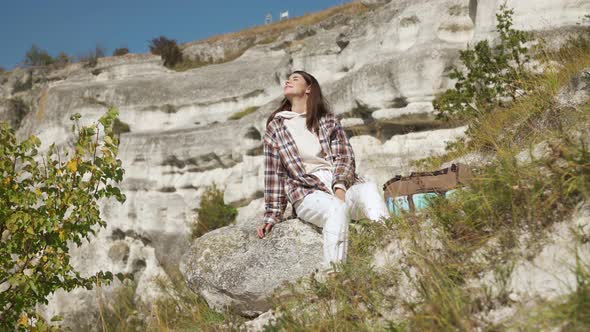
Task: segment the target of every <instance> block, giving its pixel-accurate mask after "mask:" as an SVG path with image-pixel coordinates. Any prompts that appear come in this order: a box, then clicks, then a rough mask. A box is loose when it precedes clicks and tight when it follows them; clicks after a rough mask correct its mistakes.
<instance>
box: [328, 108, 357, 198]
mask: <svg viewBox="0 0 590 332" xmlns="http://www.w3.org/2000/svg"><path fill="white" fill-rule="evenodd" d="M333 119H334V120H333V121H334V129H333V130H332V133H331V135H330V149H331V150H332V158H333V161H332V174H333V181H332V189H333V190H335V189H336V188H342V187H343V186H344V187H345V188H344V189H348V188H350V186H352V184H353V182H354V172H355V161H354V152H353V151H352V146H351V145H350V142H349V141H348V138H347V137H346V132H345V131H344V128H343V127H342V124H340V120H338V118H336V117H335V116H334V118H333Z"/></svg>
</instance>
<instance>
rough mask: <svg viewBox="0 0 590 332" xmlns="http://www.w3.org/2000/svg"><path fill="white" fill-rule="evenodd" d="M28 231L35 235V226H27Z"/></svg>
mask: <svg viewBox="0 0 590 332" xmlns="http://www.w3.org/2000/svg"><path fill="white" fill-rule="evenodd" d="M27 233H29V234H31V235H35V231H34V230H33V228H32V227H31V226H29V227H27Z"/></svg>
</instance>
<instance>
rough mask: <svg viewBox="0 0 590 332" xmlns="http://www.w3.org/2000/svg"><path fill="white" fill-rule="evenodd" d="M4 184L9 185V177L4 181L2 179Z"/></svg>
mask: <svg viewBox="0 0 590 332" xmlns="http://www.w3.org/2000/svg"><path fill="white" fill-rule="evenodd" d="M4 183H5V184H9V183H10V176H9V177H7V178H6V179H4Z"/></svg>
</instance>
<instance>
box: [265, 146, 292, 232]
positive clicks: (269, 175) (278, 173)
mask: <svg viewBox="0 0 590 332" xmlns="http://www.w3.org/2000/svg"><path fill="white" fill-rule="evenodd" d="M263 152H264V218H263V222H264V223H265V224H273V225H274V224H276V223H279V222H281V221H282V219H283V213H284V212H285V208H286V207H287V196H286V195H285V183H284V181H285V176H286V175H285V170H284V168H283V164H282V163H281V158H280V156H279V150H278V146H277V145H276V142H275V141H274V140H273V139H272V138H271V137H269V135H267V134H265V137H264V140H263Z"/></svg>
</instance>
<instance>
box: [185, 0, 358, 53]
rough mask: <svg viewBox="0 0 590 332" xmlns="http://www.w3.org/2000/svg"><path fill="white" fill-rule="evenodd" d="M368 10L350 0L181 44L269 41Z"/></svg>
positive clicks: (186, 45) (187, 45)
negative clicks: (332, 18) (326, 21)
mask: <svg viewBox="0 0 590 332" xmlns="http://www.w3.org/2000/svg"><path fill="white" fill-rule="evenodd" d="M365 10H367V8H366V7H365V6H364V5H363V4H361V3H360V2H350V3H346V4H343V5H339V6H334V7H330V8H328V9H325V10H323V11H320V12H316V13H309V14H305V15H302V16H299V17H293V18H290V19H287V20H282V21H275V22H273V23H271V24H267V25H259V26H255V27H252V28H248V29H244V30H241V31H237V32H230V33H226V34H221V35H215V36H211V37H209V38H207V39H203V40H198V41H194V42H189V43H185V44H182V45H181V48H182V49H184V48H186V47H189V46H192V45H195V44H200V43H214V42H218V41H222V40H224V41H225V40H231V39H241V38H255V37H256V36H258V35H269V36H268V37H265V39H266V41H264V42H263V43H268V42H269V41H270V40H272V38H273V37H272V36H278V35H279V34H281V33H283V32H285V31H290V30H294V29H296V28H300V27H302V26H309V25H312V24H316V23H318V22H320V21H323V20H325V19H327V18H330V17H332V16H335V15H357V14H360V13H362V12H364V11H365Z"/></svg>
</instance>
